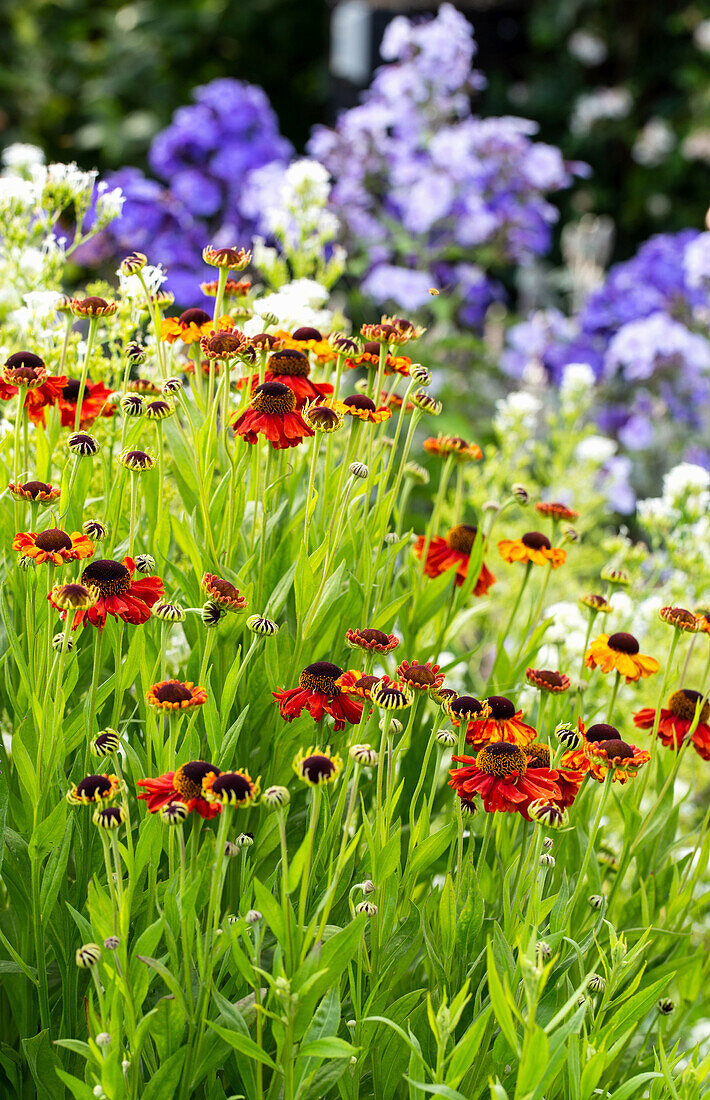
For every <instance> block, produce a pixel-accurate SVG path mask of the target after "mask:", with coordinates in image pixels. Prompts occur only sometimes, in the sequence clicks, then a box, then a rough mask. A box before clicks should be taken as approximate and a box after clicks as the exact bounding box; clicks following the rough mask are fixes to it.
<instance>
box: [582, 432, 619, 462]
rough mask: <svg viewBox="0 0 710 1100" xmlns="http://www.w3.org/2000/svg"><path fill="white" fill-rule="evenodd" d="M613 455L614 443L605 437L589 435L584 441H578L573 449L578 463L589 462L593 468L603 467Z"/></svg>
mask: <svg viewBox="0 0 710 1100" xmlns="http://www.w3.org/2000/svg"><path fill="white" fill-rule="evenodd" d="M614 454H616V443H615V442H614V440H613V439H607V437H606V436H605V435H589V436H587V438H586V439H580V441H579V443H578V444H577V446H576V447H575V449H574V457H575V458H576V459H577V461H578V462H589V463H590V464H591V465H593V466H603V465H604V463H605V462H608V461H609V459H610V458H611V457H612V456H613V455H614Z"/></svg>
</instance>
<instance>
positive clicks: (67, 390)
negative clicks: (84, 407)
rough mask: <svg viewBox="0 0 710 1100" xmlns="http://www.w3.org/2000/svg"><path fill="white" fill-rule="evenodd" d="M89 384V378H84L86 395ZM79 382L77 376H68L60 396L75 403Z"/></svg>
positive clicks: (77, 396) (77, 397)
mask: <svg viewBox="0 0 710 1100" xmlns="http://www.w3.org/2000/svg"><path fill="white" fill-rule="evenodd" d="M90 385H91V379H90V378H87V379H86V386H85V389H84V396H85V397H86V396H88V390H89V386H90ZM80 386H81V383H80V381H79V379H78V378H70V379H69V381H68V382H67V384H66V386H64V387H63V388H62V398H63V399H64V400H65V401H68V402H69V403H70V404H72V405H76V403H77V401H78V400H79V388H80Z"/></svg>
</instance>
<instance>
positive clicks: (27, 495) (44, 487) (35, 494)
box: [8, 481, 62, 504]
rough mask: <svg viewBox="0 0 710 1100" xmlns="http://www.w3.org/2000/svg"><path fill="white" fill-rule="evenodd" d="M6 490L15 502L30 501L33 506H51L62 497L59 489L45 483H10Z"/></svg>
mask: <svg viewBox="0 0 710 1100" xmlns="http://www.w3.org/2000/svg"><path fill="white" fill-rule="evenodd" d="M8 489H9V491H10V492H11V493H12V495H13V496H14V497H15V498H16V499H17V500H31V501H32V503H33V504H53V503H54V502H55V500H59V498H60V496H61V495H62V494H61V490H60V489H55V488H54V487H53V486H52V485H50V484H48V483H47V482H45V481H24V482H22V481H11V482H10V484H9V485H8Z"/></svg>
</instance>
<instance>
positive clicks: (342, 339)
mask: <svg viewBox="0 0 710 1100" xmlns="http://www.w3.org/2000/svg"><path fill="white" fill-rule="evenodd" d="M333 346H334V347H335V349H336V351H339V352H340V353H341V354H342V355H356V354H357V352H358V351H359V350H360V349H359V347H358V343H357V340H351V339H350V337H349V336H338V337H337V339H335V340H333Z"/></svg>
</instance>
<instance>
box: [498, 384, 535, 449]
mask: <svg viewBox="0 0 710 1100" xmlns="http://www.w3.org/2000/svg"><path fill="white" fill-rule="evenodd" d="M541 410H542V401H541V400H540V398H539V397H535V395H534V394H532V393H527V392H526V391H525V390H516V391H515V392H514V393H509V394H508V396H507V397H501V398H500V400H498V401H496V411H495V414H494V416H493V427H494V428H495V430H496V431H497V432H498V434H499V436H501V438H505V437H506V436H507V435H515V436H516V437H517V438H516V442H517V443H518V444H520V443H522V442H524V441H525V440H527V439H528V438H529V437H530V436H531V435H533V434H534V432H535V429H536V427H537V423H538V416H539V415H540V412H541Z"/></svg>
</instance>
